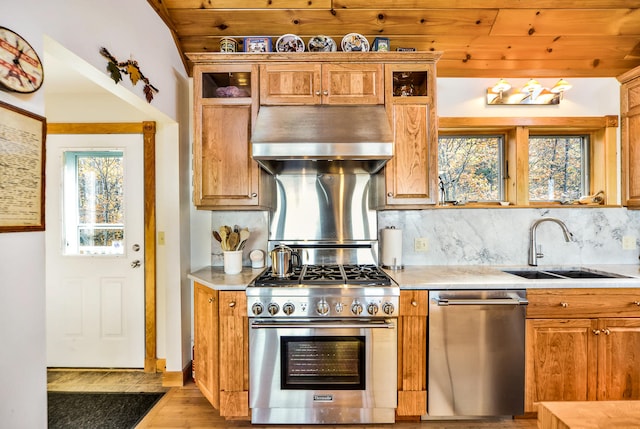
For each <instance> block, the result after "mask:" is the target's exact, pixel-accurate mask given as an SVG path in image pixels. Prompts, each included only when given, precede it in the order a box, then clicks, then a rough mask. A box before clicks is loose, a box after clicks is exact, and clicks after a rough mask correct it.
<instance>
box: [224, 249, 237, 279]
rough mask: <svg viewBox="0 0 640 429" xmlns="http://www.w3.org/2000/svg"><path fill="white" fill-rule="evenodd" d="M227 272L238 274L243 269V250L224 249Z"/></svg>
mask: <svg viewBox="0 0 640 429" xmlns="http://www.w3.org/2000/svg"><path fill="white" fill-rule="evenodd" d="M222 253H223V257H224V272H225V274H238V273H240V271H242V250H229V251H224V252H222Z"/></svg>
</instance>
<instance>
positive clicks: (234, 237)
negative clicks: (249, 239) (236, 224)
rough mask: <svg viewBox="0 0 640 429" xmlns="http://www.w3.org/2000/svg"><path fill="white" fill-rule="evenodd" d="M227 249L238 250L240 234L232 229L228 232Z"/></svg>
mask: <svg viewBox="0 0 640 429" xmlns="http://www.w3.org/2000/svg"><path fill="white" fill-rule="evenodd" d="M228 244H229V250H238V245H239V244H240V234H238V233H237V232H235V231H233V232H232V233H231V234H229V243H228Z"/></svg>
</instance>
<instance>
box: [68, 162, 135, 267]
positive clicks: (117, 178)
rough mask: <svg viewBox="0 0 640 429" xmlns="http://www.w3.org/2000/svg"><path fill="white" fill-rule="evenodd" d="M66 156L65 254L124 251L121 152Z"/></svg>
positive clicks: (114, 253)
mask: <svg viewBox="0 0 640 429" xmlns="http://www.w3.org/2000/svg"><path fill="white" fill-rule="evenodd" d="M65 159H66V160H65V169H66V171H67V172H66V173H65V195H66V196H65V215H64V218H65V254H68V255H69V254H71V255H73V254H83V255H98V254H105V255H120V254H123V253H124V248H123V242H124V238H125V237H124V218H123V209H124V207H123V201H124V163H123V161H124V158H123V153H122V152H120V151H114V152H66V153H65Z"/></svg>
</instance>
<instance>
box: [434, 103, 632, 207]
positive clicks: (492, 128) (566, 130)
mask: <svg viewBox="0 0 640 429" xmlns="http://www.w3.org/2000/svg"><path fill="white" fill-rule="evenodd" d="M438 122H439V123H438V132H439V134H440V133H442V134H475V133H485V134H487V133H489V134H497V133H504V134H505V136H506V137H505V175H506V177H507V179H506V186H505V196H504V200H505V201H508V202H509V206H510V207H590V206H588V205H578V204H561V203H560V202H552V201H529V135H542V134H556V135H562V134H564V135H567V134H571V135H587V136H588V137H589V142H590V148H589V159H590V160H591V162H590V166H589V171H588V189H589V193H590V194H595V193H596V192H598V191H601V190H602V191H604V193H605V199H604V205H605V206H614V207H617V206H620V197H619V186H620V183H619V182H620V179H619V177H620V166H619V165H620V164H619V162H618V156H619V154H618V127H619V122H618V116H617V115H610V116H595V117H557V118H556V117H537V118H527V117H503V118H494V117H440V118H438ZM435 176H437V171H436V173H435ZM478 206H482V207H500V205H499V204H498V203H494V204H490V203H485V204H482V203H470V204H466V205H465V206H464V207H478ZM438 207H442V206H438ZM445 207H446V206H445ZM455 207H461V206H455ZM598 207H602V205H598Z"/></svg>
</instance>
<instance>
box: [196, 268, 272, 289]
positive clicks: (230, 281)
mask: <svg viewBox="0 0 640 429" xmlns="http://www.w3.org/2000/svg"><path fill="white" fill-rule="evenodd" d="M264 270H265V268H256V269H253V268H251V267H242V271H241V272H240V273H239V274H225V273H224V269H223V267H213V266H210V267H204V268H201V269H199V270H197V271H194V272H192V273H190V274H189V275H188V276H187V277H189V278H190V279H191V280H193V281H196V282H198V283H200V284H203V285H205V286H209V287H210V288H211V289H215V290H234V291H240V290H245V289H246V288H247V285H248V284H249V283H251V281H252V280H253V279H255V278H256V277H257V276H258V275H259V274H260V273H262V271H264Z"/></svg>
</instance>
